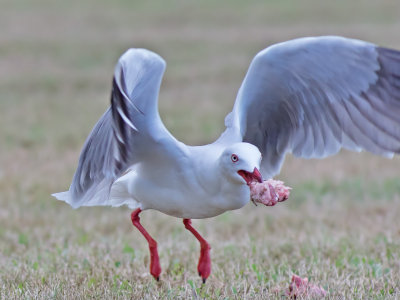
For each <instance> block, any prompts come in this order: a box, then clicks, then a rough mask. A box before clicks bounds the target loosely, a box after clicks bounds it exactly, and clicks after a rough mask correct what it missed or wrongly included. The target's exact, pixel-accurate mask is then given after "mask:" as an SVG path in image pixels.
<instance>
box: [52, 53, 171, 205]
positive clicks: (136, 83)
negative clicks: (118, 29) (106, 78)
mask: <svg viewBox="0 0 400 300" xmlns="http://www.w3.org/2000/svg"><path fill="white" fill-rule="evenodd" d="M164 70H165V62H164V60H163V59H162V58H161V57H159V56H158V55H157V54H155V53H153V52H150V51H148V50H144V49H130V50H128V51H127V52H126V53H125V54H124V55H122V56H121V58H120V59H119V61H118V64H117V66H116V68H115V72H114V78H113V83H112V91H111V107H110V108H109V109H108V110H107V111H106V112H105V114H104V115H103V116H102V117H101V118H100V120H99V121H98V122H97V124H96V125H95V126H94V128H93V130H92V132H91V133H90V135H89V136H88V138H87V140H86V142H85V145H84V146H83V149H82V152H81V155H80V158H79V163H78V168H77V170H76V172H75V175H74V177H73V180H72V184H71V186H70V189H69V191H68V192H63V193H57V194H54V196H55V197H57V198H58V199H60V200H64V201H66V202H68V203H69V204H70V205H71V206H73V207H79V206H81V205H85V206H91V205H105V204H107V200H108V197H109V192H110V188H111V185H112V184H113V182H114V181H115V180H116V179H117V178H118V177H119V176H120V175H121V174H122V173H123V172H124V171H126V170H127V169H128V168H129V167H130V166H132V165H133V164H135V163H137V162H138V161H139V160H140V159H141V155H143V153H146V152H149V149H151V148H152V147H151V146H152V142H153V140H154V139H155V138H157V137H158V136H160V135H162V136H167V137H170V134H169V132H168V131H167V130H166V129H165V127H164V125H163V124H162V122H161V119H160V117H159V114H158V108H157V103H158V92H159V88H160V84H161V79H162V75H163V73H164ZM149 125H151V126H149ZM164 140H166V141H168V139H164Z"/></svg>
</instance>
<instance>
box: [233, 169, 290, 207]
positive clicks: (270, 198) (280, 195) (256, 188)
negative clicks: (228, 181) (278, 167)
mask: <svg viewBox="0 0 400 300" xmlns="http://www.w3.org/2000/svg"><path fill="white" fill-rule="evenodd" d="M238 173H239V175H240V176H242V177H243V179H244V180H245V181H246V183H247V185H248V186H249V187H250V198H251V201H253V203H254V204H255V205H257V203H262V204H264V205H266V206H274V205H275V204H276V203H278V202H282V201H285V200H287V199H288V198H289V195H290V190H291V188H290V187H287V186H285V185H284V183H283V182H282V181H279V180H273V179H269V180H265V181H263V180H262V176H261V173H260V172H259V171H258V169H257V168H254V171H253V172H252V173H250V172H247V171H244V170H240V171H238Z"/></svg>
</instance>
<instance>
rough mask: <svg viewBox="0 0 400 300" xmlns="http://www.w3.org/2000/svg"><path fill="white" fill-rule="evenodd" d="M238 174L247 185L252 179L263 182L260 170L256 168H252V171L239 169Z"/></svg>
mask: <svg viewBox="0 0 400 300" xmlns="http://www.w3.org/2000/svg"><path fill="white" fill-rule="evenodd" d="M238 174H239V175H240V176H242V177H243V179H244V180H245V181H246V183H247V185H250V183H252V182H254V181H258V182H260V183H261V182H263V179H262V176H261V173H260V171H258V169H257V168H254V171H253V173H250V172H247V171H244V170H239V171H238Z"/></svg>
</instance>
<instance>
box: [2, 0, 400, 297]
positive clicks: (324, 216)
mask: <svg viewBox="0 0 400 300" xmlns="http://www.w3.org/2000/svg"><path fill="white" fill-rule="evenodd" d="M111 3H112V4H111ZM322 3H323V2H322V1H317V0H315V1H311V0H307V1H301V2H300V1H296V4H293V3H291V2H289V1H252V2H251V4H250V3H249V2H245V1H229V2H228V1H218V2H217V1H202V2H201V4H200V2H199V3H198V2H195V1H183V0H182V1H170V2H169V4H168V5H167V4H166V2H165V1H156V2H154V1H148V2H146V3H141V4H138V3H136V4H135V3H134V2H133V1H127V0H119V1H112V2H110V1H105V0H96V1H95V0H89V1H84V2H82V1H58V0H57V1H53V0H47V1H46V0H38V1H34V2H33V1H28V0H26V1H24V0H2V1H1V10H0V28H1V29H0V70H1V72H0V299H83V298H104V299H110V298H114V299H125V298H126V299H129V298H134V299H139V298H145V299H155V298H170V299H176V298H191V297H192V298H196V297H200V298H209V299H226V298H229V299H243V298H247V299H262V298H264V299H265V298H274V297H276V298H281V295H280V293H278V294H274V290H276V289H284V288H286V287H287V286H288V284H289V281H290V278H291V276H292V274H299V275H300V276H302V277H306V276H307V277H308V278H309V280H310V281H311V282H314V283H317V284H320V285H322V286H323V287H324V288H325V289H326V290H327V291H329V297H330V298H332V299H337V298H345V299H358V298H359V299H365V298H368V299H390V298H393V299H397V298H399V297H400V222H399V216H400V175H399V169H400V159H399V158H395V159H393V160H386V159H383V158H378V157H374V156H372V155H368V154H353V153H348V152H344V153H341V154H340V155H338V156H335V157H333V158H331V159H328V160H324V161H315V160H313V161H305V160H295V159H292V158H290V157H289V158H288V159H287V161H286V164H285V166H284V169H283V170H282V174H281V175H280V176H279V178H280V179H283V180H285V181H286V183H287V184H288V185H290V186H292V187H293V192H292V195H291V198H290V199H289V200H288V201H286V202H284V203H281V204H279V205H277V206H275V207H272V208H271V207H262V206H258V207H254V206H253V205H252V204H249V205H248V206H247V207H245V208H244V209H242V210H239V211H235V212H229V213H225V214H223V215H221V216H219V217H217V218H213V219H210V220H200V221H194V226H195V227H196V228H197V229H198V230H199V231H200V232H201V233H202V234H203V235H204V236H205V237H206V238H207V239H208V241H209V242H210V243H211V245H212V259H213V273H212V275H211V276H210V278H209V280H208V282H207V284H206V285H205V286H202V285H201V281H200V279H199V278H198V276H197V275H196V264H197V258H198V254H199V246H198V243H197V241H196V240H195V239H194V238H193V237H192V236H191V235H190V234H189V233H188V232H187V231H186V230H185V229H184V227H183V224H182V223H181V220H178V219H175V218H171V217H167V216H164V215H162V214H160V213H157V212H145V213H143V214H142V221H143V224H144V225H145V227H146V228H148V230H149V232H150V233H152V234H153V236H154V237H155V238H156V239H157V241H158V242H159V251H160V258H161V264H162V268H163V273H162V277H161V282H160V283H156V282H155V281H154V280H153V279H152V278H151V276H150V275H149V273H148V262H149V257H148V249H147V244H146V242H145V240H144V238H143V237H142V236H141V235H140V234H139V233H138V231H137V230H134V228H133V227H132V225H131V223H130V218H129V214H130V212H129V211H128V210H127V209H123V208H121V209H111V208H82V209H78V210H72V209H71V208H70V207H69V206H67V205H66V204H64V203H61V202H57V201H55V200H54V199H52V198H51V197H50V194H51V193H53V192H56V191H63V190H65V189H67V188H68V185H69V183H70V179H71V177H72V174H73V172H74V169H75V167H76V162H77V159H78V155H79V151H80V148H81V146H82V144H83V141H84V139H85V137H86V136H87V134H88V133H89V131H90V129H91V127H92V126H93V125H94V123H95V121H96V120H97V119H98V118H99V117H100V115H101V114H102V113H103V111H104V110H105V109H106V107H107V105H108V101H109V99H108V98H109V93H110V91H109V88H110V82H111V76H112V71H113V67H114V64H115V62H116V60H117V58H118V57H119V55H120V54H121V53H122V52H123V51H125V49H127V48H128V47H131V46H136V47H146V48H149V49H152V50H154V51H156V52H158V53H160V54H161V55H162V56H163V57H164V58H165V59H166V61H167V63H168V67H167V72H166V75H165V80H164V82H163V86H162V91H161V95H160V110H161V114H162V118H163V120H164V122H165V123H166V125H167V127H168V128H169V129H170V130H171V132H172V133H173V134H174V135H176V136H177V137H178V138H179V139H181V140H183V141H184V142H187V143H191V144H202V143H206V142H211V141H213V140H214V139H215V138H216V137H217V136H218V135H219V134H220V132H221V131H222V128H223V117H224V116H225V115H226V113H227V112H228V111H229V110H230V109H231V107H232V105H233V100H234V98H235V94H236V91H237V89H238V87H239V85H240V82H241V80H242V78H243V76H244V74H245V71H246V69H247V67H248V65H249V62H250V60H251V58H252V57H253V56H254V55H255V54H256V52H257V51H259V50H261V49H262V48H264V47H266V46H267V45H269V44H272V43H275V42H279V41H284V40H287V39H290V38H294V37H299V36H306V35H323V34H324V35H325V34H337V35H345V36H349V37H355V38H360V39H365V40H369V41H373V42H375V43H378V44H380V45H385V46H390V47H394V48H399V49H400V37H399V29H400V2H399V1H398V0H390V1H389V0H386V1H351V2H350V1H331V2H329V3H327V2H324V3H326V4H322Z"/></svg>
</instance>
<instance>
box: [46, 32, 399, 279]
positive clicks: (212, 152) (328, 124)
mask: <svg viewBox="0 0 400 300" xmlns="http://www.w3.org/2000/svg"><path fill="white" fill-rule="evenodd" d="M165 67H166V63H165V61H164V60H163V59H162V58H161V57H160V56H159V55H157V54H155V53H154V52H151V51H149V50H146V49H129V50H128V51H126V52H125V53H124V54H123V55H122V56H121V58H120V59H119V61H118V63H117V65H116V67H115V71H114V78H113V82H112V91H111V107H110V108H109V109H108V110H107V111H106V112H105V114H104V115H103V116H102V117H101V118H100V120H99V121H98V122H97V124H96V125H95V126H94V128H93V130H92V132H91V133H90V135H89V137H88V138H87V140H86V142H85V144H84V146H83V150H82V153H81V155H80V158H79V164H78V167H77V170H76V172H75V175H74V177H73V180H72V184H71V186H70V188H69V190H68V191H67V192H62V193H56V194H53V196H55V197H56V198H57V199H59V200H63V201H65V202H67V203H68V204H70V205H71V206H72V207H73V208H77V207H80V206H95V205H110V206H121V205H127V206H129V208H131V209H133V210H134V211H133V212H132V215H131V218H132V223H133V225H134V226H136V227H137V228H138V229H139V230H140V232H141V233H142V234H143V235H144V237H145V238H146V239H147V241H148V243H149V248H150V257H151V263H150V273H151V274H152V275H153V277H154V278H155V279H157V280H158V279H159V276H160V273H161V267H160V263H159V257H158V252H157V243H156V241H155V240H154V239H153V238H152V237H151V236H150V235H149V234H148V233H147V231H146V230H145V229H144V228H143V227H142V225H141V224H140V219H139V214H140V212H142V211H144V210H147V209H155V210H158V211H160V212H163V213H165V214H167V215H171V216H174V217H177V218H183V223H184V225H185V227H186V229H188V230H189V231H191V232H192V233H193V234H194V235H195V237H196V238H197V239H198V240H199V242H200V245H201V253H200V259H199V263H198V271H199V274H200V276H201V277H202V279H203V282H205V280H206V279H207V277H208V276H209V275H210V273H211V259H210V246H209V244H208V243H207V241H206V240H205V239H204V238H203V237H201V236H200V234H199V233H198V232H197V231H196V230H195V229H194V228H193V227H192V226H191V220H190V219H201V218H210V217H214V216H216V215H219V214H221V213H223V212H225V211H228V210H234V209H238V208H241V207H243V206H244V205H245V204H246V203H248V202H249V200H250V188H249V186H250V184H251V183H252V182H253V181H258V182H261V181H262V177H261V174H260V172H259V169H260V170H261V173H263V174H264V177H267V178H271V177H272V176H274V175H276V174H278V173H279V171H280V168H281V166H282V163H283V161H284V158H285V155H286V154H287V153H291V154H293V155H294V156H296V157H303V158H323V157H327V156H329V155H333V154H336V153H337V152H338V151H339V150H340V149H341V148H345V149H349V150H354V151H361V150H366V151H369V152H372V153H375V154H378V155H383V156H386V157H392V156H393V155H394V154H395V153H400V52H399V51H395V50H391V49H387V48H382V47H378V46H376V45H374V44H371V43H367V42H364V41H360V40H354V39H347V38H343V37H335V36H327V37H307V38H299V39H295V40H292V41H287V42H284V43H280V44H276V45H273V46H270V47H268V48H266V49H264V50H262V51H261V52H259V53H258V54H257V55H256V56H255V57H254V59H253V61H252V62H251V64H250V67H249V70H248V72H247V74H246V77H245V78H244V81H243V83H242V85H241V87H240V89H239V92H238V95H237V98H236V102H235V104H234V107H233V110H232V112H231V113H229V114H228V116H227V117H226V119H225V125H226V130H225V132H223V133H222V135H221V136H220V137H219V138H218V139H217V140H216V141H215V142H214V143H212V144H209V145H205V146H188V145H185V144H183V143H182V142H180V141H178V140H177V139H175V138H174V137H173V136H172V135H171V134H170V132H169V131H168V130H167V129H166V128H165V126H164V124H163V123H162V121H161V119H160V115H159V113H158V107H157V106H158V105H157V102H158V93H159V89H160V85H161V80H162V76H163V74H164V71H165Z"/></svg>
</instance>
